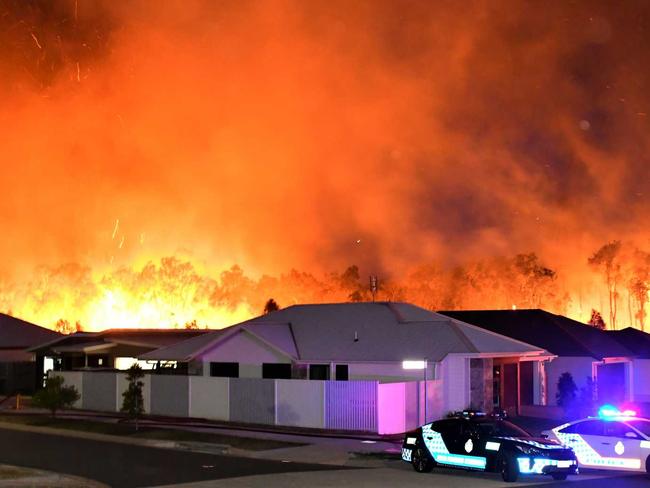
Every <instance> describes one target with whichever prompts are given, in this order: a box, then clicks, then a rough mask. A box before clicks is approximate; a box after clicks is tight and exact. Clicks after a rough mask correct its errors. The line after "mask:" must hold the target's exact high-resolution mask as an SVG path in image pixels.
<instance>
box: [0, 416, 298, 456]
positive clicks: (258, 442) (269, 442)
mask: <svg viewBox="0 0 650 488" xmlns="http://www.w3.org/2000/svg"><path fill="white" fill-rule="evenodd" d="M0 422H9V423H16V424H22V425H32V426H36V427H50V428H54V429H66V430H76V431H80V432H90V433H95V434H106V435H115V436H120V437H132V438H136V439H156V440H168V441H178V442H205V443H211V444H226V445H229V446H232V447H236V448H239V449H246V450H249V451H266V450H269V449H279V448H283V447H298V446H302V445H305V444H301V443H296V442H284V441H277V440H273V439H255V438H250V437H236V436H231V435H222V434H216V433H210V432H193V431H188V430H180V429H165V428H160V427H152V426H146V425H140V427H139V429H138V431H137V432H136V430H135V427H134V425H133V424H130V423H124V422H115V421H111V422H99V421H95V420H85V419H70V418H64V417H61V418H52V417H50V416H46V415H6V414H5V415H0Z"/></svg>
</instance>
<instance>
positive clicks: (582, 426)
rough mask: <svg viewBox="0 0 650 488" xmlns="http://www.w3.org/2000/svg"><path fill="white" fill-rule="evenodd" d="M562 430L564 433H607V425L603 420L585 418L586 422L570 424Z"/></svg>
mask: <svg viewBox="0 0 650 488" xmlns="http://www.w3.org/2000/svg"><path fill="white" fill-rule="evenodd" d="M560 432H562V433H563V434H580V435H605V426H604V425H603V422H602V420H585V421H584V422H578V423H577V424H573V425H569V426H568V427H566V428H564V429H562V430H561V431H560Z"/></svg>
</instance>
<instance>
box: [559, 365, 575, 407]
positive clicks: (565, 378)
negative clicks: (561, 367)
mask: <svg viewBox="0 0 650 488" xmlns="http://www.w3.org/2000/svg"><path fill="white" fill-rule="evenodd" d="M577 392H578V387H577V386H576V383H575V381H573V376H571V373H568V372H567V373H562V375H561V376H560V378H559V379H558V380H557V393H556V394H555V399H556V400H557V404H558V405H559V406H560V407H562V408H563V409H564V411H565V412H566V411H567V410H568V409H570V408H572V407H573V406H574V405H575V402H576V394H577Z"/></svg>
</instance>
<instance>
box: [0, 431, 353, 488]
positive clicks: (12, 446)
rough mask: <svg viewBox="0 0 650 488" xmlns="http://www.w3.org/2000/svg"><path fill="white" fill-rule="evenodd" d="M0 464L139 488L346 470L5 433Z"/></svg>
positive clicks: (0, 437)
mask: <svg viewBox="0 0 650 488" xmlns="http://www.w3.org/2000/svg"><path fill="white" fill-rule="evenodd" d="M0 463H6V464H11V465H15V466H26V467H31V468H38V469H44V470H48V471H54V472H58V473H65V474H71V475H74V476H81V477H83V478H89V479H93V480H97V481H100V482H102V483H105V484H107V485H109V486H115V487H124V488H135V487H141V486H157V485H168V484H174V483H188V482H194V481H204V480H215V479H224V478H231V477H239V476H249V475H260V474H271V473H287V472H297V471H317V470H331V469H345V468H339V467H328V466H323V465H317V464H298V463H283V462H279V461H270V460H263V459H250V458H239V457H233V456H220V455H212V454H201V453H192V452H185V451H177V450H172V449H157V448H150V447H141V446H132V445H128V444H121V443H113V442H99V441H94V440H88V439H80V438H73V437H64V436H56V435H49V434H38V433H32V432H21V431H17V430H5V429H0Z"/></svg>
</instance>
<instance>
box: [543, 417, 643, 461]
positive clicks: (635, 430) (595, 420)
mask: <svg viewBox="0 0 650 488" xmlns="http://www.w3.org/2000/svg"><path fill="white" fill-rule="evenodd" d="M542 434H543V435H546V436H547V437H548V438H549V439H553V440H556V441H558V442H560V443H561V444H563V445H564V446H567V447H571V448H572V449H573V450H574V451H575V453H576V456H577V458H578V463H579V466H581V467H585V468H599V469H614V470H620V471H641V472H647V473H650V420H648V419H644V418H640V417H637V416H636V414H635V412H634V411H632V410H623V411H620V410H618V409H617V408H615V407H613V406H611V405H605V406H604V407H601V409H600V410H599V412H598V417H588V418H586V419H581V420H576V421H575V422H570V423H568V424H563V425H560V426H558V427H555V428H554V429H551V430H550V431H545V432H542Z"/></svg>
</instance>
